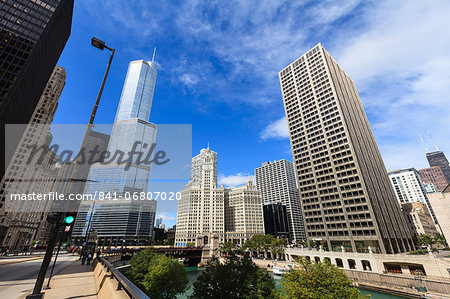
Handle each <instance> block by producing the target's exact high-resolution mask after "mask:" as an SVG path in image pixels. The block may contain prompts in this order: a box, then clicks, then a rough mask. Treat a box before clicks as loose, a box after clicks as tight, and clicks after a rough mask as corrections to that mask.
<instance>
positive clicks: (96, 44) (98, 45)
mask: <svg viewBox="0 0 450 299" xmlns="http://www.w3.org/2000/svg"><path fill="white" fill-rule="evenodd" d="M91 45H92V46H94V47H96V48H97V49H100V50H102V51H103V50H104V49H108V50H110V51H111V56H110V57H109V62H108V66H107V67H106V71H105V75H103V80H102V84H101V85H100V90H99V91H98V94H97V99H96V100H95V104H94V108H92V112H91V118H90V119H89V123H88V125H87V128H86V134H84V140H83V144H82V148H84V145H85V144H86V142H87V137H88V136H89V133H90V131H91V128H92V125H93V124H94V119H95V114H97V108H98V104H99V103H100V98H101V97H102V93H103V88H104V87H105V83H106V78H107V77H108V73H109V69H110V67H111V63H112V60H113V58H114V53H115V52H116V50H115V49H113V48H110V47H108V46H107V45H106V44H105V42H104V41H102V40H99V39H98V38H96V37H92V40H91ZM94 207H95V199H94V203H93V207H92V213H94ZM91 221H92V214H91V216H90V217H89V222H88V226H87V230H86V235H85V236H84V241H85V242H86V241H87V238H88V235H89V230H90V229H91ZM83 251H84V248H83Z"/></svg>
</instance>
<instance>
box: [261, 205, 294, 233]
mask: <svg viewBox="0 0 450 299" xmlns="http://www.w3.org/2000/svg"><path fill="white" fill-rule="evenodd" d="M263 215H264V232H265V233H266V234H270V235H273V236H276V237H280V238H283V239H289V221H288V216H287V211H286V206H284V205H282V204H281V203H274V204H268V205H263Z"/></svg>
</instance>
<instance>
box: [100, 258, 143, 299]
mask: <svg viewBox="0 0 450 299" xmlns="http://www.w3.org/2000/svg"><path fill="white" fill-rule="evenodd" d="M99 261H100V263H102V265H104V266H105V267H106V272H111V278H115V279H116V280H117V281H118V286H117V290H121V289H122V288H123V289H124V290H125V291H126V292H127V293H128V295H129V296H130V297H131V298H134V299H150V297H149V296H147V295H146V294H145V293H144V292H143V291H141V289H139V288H138V287H137V286H136V285H135V284H134V283H132V282H131V281H130V280H129V279H128V278H126V277H125V275H123V274H122V273H121V272H120V271H119V270H117V269H116V267H114V266H113V265H112V264H111V263H110V262H109V261H108V260H107V259H105V258H103V257H101V258H100V259H99Z"/></svg>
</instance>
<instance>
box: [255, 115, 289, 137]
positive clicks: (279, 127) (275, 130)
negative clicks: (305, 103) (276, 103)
mask: <svg viewBox="0 0 450 299" xmlns="http://www.w3.org/2000/svg"><path fill="white" fill-rule="evenodd" d="M260 138H261V139H270V138H278V139H284V138H289V130H288V126H287V121H286V117H283V118H281V119H279V120H277V121H274V122H273V123H271V124H269V125H268V126H267V127H265V128H264V130H263V131H262V132H261V134H260Z"/></svg>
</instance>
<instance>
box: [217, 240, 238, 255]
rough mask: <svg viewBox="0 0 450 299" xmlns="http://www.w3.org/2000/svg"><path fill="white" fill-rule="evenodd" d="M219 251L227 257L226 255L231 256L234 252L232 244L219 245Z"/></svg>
mask: <svg viewBox="0 0 450 299" xmlns="http://www.w3.org/2000/svg"><path fill="white" fill-rule="evenodd" d="M219 251H220V252H221V253H222V254H224V255H226V256H228V255H231V254H233V252H234V251H235V246H234V244H233V242H224V243H222V244H220V249H219Z"/></svg>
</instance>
